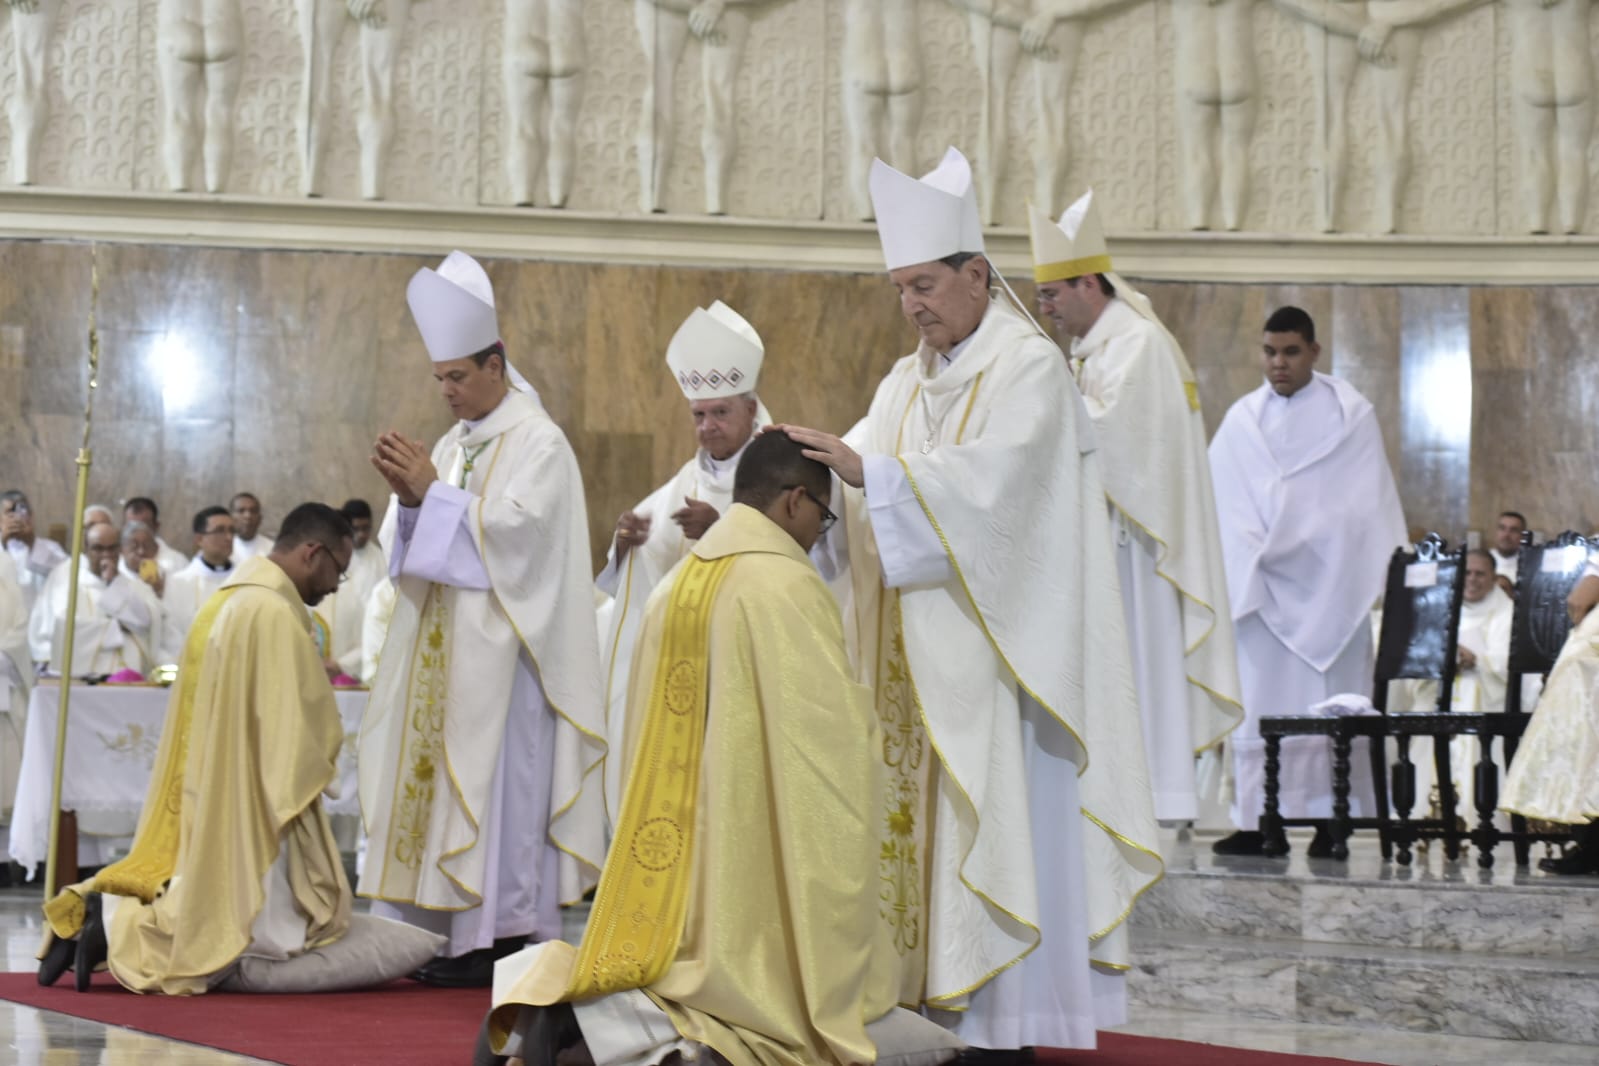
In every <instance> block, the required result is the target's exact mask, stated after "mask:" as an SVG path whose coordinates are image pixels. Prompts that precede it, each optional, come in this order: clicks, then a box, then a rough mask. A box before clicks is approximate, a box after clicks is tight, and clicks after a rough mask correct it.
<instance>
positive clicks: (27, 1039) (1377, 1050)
mask: <svg viewBox="0 0 1599 1066" xmlns="http://www.w3.org/2000/svg"><path fill="white" fill-rule="evenodd" d="M1205 842H1206V839H1205V838H1204V837H1203V836H1202V837H1201V838H1200V839H1199V840H1198V841H1196V842H1195V845H1196V846H1192V847H1186V848H1181V849H1177V848H1174V849H1173V850H1174V854H1173V855H1172V856H1171V858H1172V859H1173V860H1174V865H1180V864H1187V863H1193V864H1196V865H1205V866H1208V865H1209V861H1208V850H1207V849H1206V848H1205V847H1203V845H1204V844H1205ZM1436 859H1437V857H1434V861H1433V862H1431V863H1430V864H1428V863H1423V864H1422V865H1421V866H1418V867H1417V868H1416V869H1415V870H1414V872H1413V876H1416V877H1418V878H1419V877H1437V878H1439V879H1447V878H1452V877H1455V876H1460V877H1466V878H1470V879H1473V880H1474V879H1475V876H1476V870H1475V867H1472V868H1471V869H1469V870H1465V869H1464V868H1463V864H1462V869H1460V870H1451V869H1450V868H1449V864H1443V863H1441V862H1438V861H1436ZM1316 866H1317V867H1318V868H1317V869H1315V870H1312V869H1311V868H1310V867H1309V866H1307V865H1306V864H1305V860H1304V859H1303V858H1296V859H1295V860H1294V861H1293V865H1292V869H1293V871H1294V873H1295V874H1297V875H1299V876H1317V877H1324V876H1348V877H1353V878H1364V877H1373V878H1379V879H1380V878H1382V877H1383V876H1384V870H1383V868H1382V866H1381V864H1380V862H1377V863H1370V862H1367V860H1366V859H1364V858H1363V857H1362V856H1361V855H1359V854H1358V853H1357V856H1356V857H1355V860H1354V861H1353V862H1352V863H1351V864H1350V868H1349V869H1348V870H1347V871H1345V872H1343V873H1342V874H1340V873H1338V872H1337V871H1334V870H1331V869H1325V870H1324V869H1320V868H1319V867H1320V866H1321V864H1319V863H1318V864H1316ZM1216 869H1217V872H1218V873H1220V874H1222V875H1223V876H1225V874H1226V872H1227V871H1229V870H1231V871H1235V872H1237V873H1245V872H1246V871H1250V870H1251V864H1249V863H1248V862H1240V861H1239V860H1229V863H1228V865H1226V866H1222V867H1217V868H1216ZM1274 869H1281V867H1280V866H1278V867H1275V868H1274ZM1390 872H1391V871H1390ZM1493 876H1494V877H1495V878H1504V879H1505V880H1506V883H1510V882H1513V881H1515V879H1516V876H1517V875H1516V874H1515V873H1514V871H1513V870H1509V869H1506V870H1500V871H1497V872H1496V873H1495V874H1494V875H1493ZM1521 876H1522V877H1523V878H1527V877H1529V876H1530V878H1531V879H1533V880H1538V879H1540V877H1541V875H1537V874H1533V875H1525V874H1523V875H1521ZM1562 883H1568V884H1569V883H1570V882H1562ZM1593 884H1594V887H1595V890H1596V891H1599V881H1594V882H1593ZM38 903H39V897H38V893H37V891H36V890H34V889H30V888H9V889H0V951H3V952H4V956H5V963H6V968H7V969H8V970H32V969H33V968H34V967H35V965H36V963H35V961H34V952H35V951H36V950H37V948H38V944H39V940H40V935H41V926H40V914H39V907H38ZM1134 1011H1135V1013H1134V1016H1133V1017H1132V1019H1131V1021H1130V1023H1129V1024H1127V1025H1125V1026H1123V1027H1121V1028H1120V1029H1118V1030H1117V1031H1118V1032H1125V1033H1134V1034H1140V1035H1146V1036H1158V1037H1165V1038H1170V1039H1177V1040H1193V1041H1199V1042H1202V1043H1211V1044H1221V1045H1225V1046H1231V1047H1244V1048H1255V1049H1259V1050H1266V1051H1280V1052H1288V1053H1299V1054H1306V1055H1325V1056H1333V1057H1339V1058H1347V1059H1353V1060H1356V1061H1365V1062H1374V1063H1386V1064H1392V1066H1441V1064H1456V1063H1460V1064H1465V1063H1498V1064H1502V1066H1535V1064H1536V1066H1568V1064H1569V1066H1576V1064H1584V1066H1591V1064H1592V1063H1594V1062H1595V1061H1596V1057H1599V1055H1596V1052H1595V1050H1594V1049H1592V1048H1583V1047H1574V1046H1571V1045H1563V1044H1562V1045H1557V1044H1534V1043H1527V1042H1517V1041H1508V1040H1491V1039H1481V1038H1470V1037H1458V1036H1439V1035H1437V1034H1422V1033H1400V1032H1392V1031H1387V1030H1380V1031H1379V1030H1365V1029H1354V1028H1347V1027H1339V1026H1329V1025H1309V1024H1301V1023H1295V1022H1283V1021H1267V1020H1261V1019H1254V1018H1240V1017H1227V1016H1224V1015H1216V1014H1209V1013H1199V1012H1194V1011H1184V1010H1172V1009H1156V1008H1138V1007H1135V1008H1134ZM463 1056H464V1051H463ZM261 1061H263V1060H260V1059H253V1058H248V1057H245V1056H241V1055H230V1054H226V1053H224V1052H220V1051H214V1050H211V1049H209V1048H204V1047H198V1046H195V1045H192V1044H183V1043H179V1042H176V1041H172V1040H164V1039H161V1038H158V1037H151V1036H146V1035H143V1034H140V1033H134V1032H131V1031H129V1030H126V1029H120V1028H117V1027H114V1026H106V1025H102V1024H100V1023H97V1022H90V1021H84V1020H80V1019H77V1018H73V1017H70V1016H68V1015H64V1014H57V1013H55V1012H52V1011H41V1010H35V1009H33V1008H29V1007H22V1006H17V1005H14V1004H10V1003H4V1002H0V1066H3V1064H11V1063H15V1064H21V1066H126V1064H129V1063H147V1062H148V1063H162V1064H165V1066H242V1064H247V1063H258V1062H261Z"/></svg>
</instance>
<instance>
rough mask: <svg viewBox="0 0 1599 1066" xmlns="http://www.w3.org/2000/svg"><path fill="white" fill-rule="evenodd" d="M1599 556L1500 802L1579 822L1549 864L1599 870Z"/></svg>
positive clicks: (1553, 869) (1533, 814)
mask: <svg viewBox="0 0 1599 1066" xmlns="http://www.w3.org/2000/svg"><path fill="white" fill-rule="evenodd" d="M1596 602H1599V559H1590V560H1589V562H1588V567H1587V569H1586V570H1584V571H1583V573H1582V577H1581V578H1580V579H1579V580H1578V582H1577V584H1576V586H1575V587H1574V588H1573V589H1572V591H1571V596H1570V599H1569V600H1568V602H1567V606H1568V608H1569V609H1570V612H1571V617H1572V622H1573V628H1572V630H1571V635H1570V636H1568V637H1567V638H1566V643H1565V645H1564V646H1563V647H1562V648H1561V649H1560V657H1559V658H1558V659H1556V660H1555V665H1554V668H1553V669H1551V670H1550V671H1549V678H1548V680H1547V681H1546V682H1545V683H1544V688H1543V693H1542V694H1541V695H1540V696H1539V697H1538V706H1537V708H1536V709H1535V710H1534V711H1533V713H1532V720H1531V721H1530V722H1528V723H1527V731H1526V733H1525V734H1523V735H1522V738H1521V745H1520V746H1519V747H1518V748H1517V749H1516V756H1515V758H1514V759H1512V760H1511V762H1510V770H1509V772H1508V773H1507V774H1506V775H1505V789H1504V792H1503V793H1502V794H1501V795H1500V797H1499V809H1500V810H1502V811H1508V812H1509V813H1511V814H1520V815H1523V816H1525V817H1527V818H1535V819H1538V820H1540V821H1545V822H1556V823H1558V824H1561V825H1569V826H1574V827H1575V829H1574V830H1573V833H1572V836H1573V837H1574V838H1575V840H1576V842H1577V846H1576V847H1574V848H1568V849H1566V852H1565V854H1564V855H1562V856H1560V857H1559V858H1548V859H1543V860H1542V861H1541V862H1539V864H1538V865H1539V867H1540V868H1541V869H1544V870H1547V871H1549V872H1550V873H1557V874H1593V873H1599V822H1596V821H1594V819H1596V818H1599V611H1595V610H1594V609H1593V607H1594V604H1595V603H1596Z"/></svg>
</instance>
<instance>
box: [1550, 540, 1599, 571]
mask: <svg viewBox="0 0 1599 1066" xmlns="http://www.w3.org/2000/svg"><path fill="white" fill-rule="evenodd" d="M1587 561H1588V549H1586V548H1584V547H1583V546H1582V545H1581V544H1568V545H1566V546H1565V547H1564V548H1545V549H1544V553H1543V566H1542V567H1541V569H1542V570H1543V572H1544V573H1546V574H1550V573H1557V572H1560V571H1565V570H1575V569H1576V568H1577V567H1579V566H1581V565H1582V564H1583V563H1585V562H1587Z"/></svg>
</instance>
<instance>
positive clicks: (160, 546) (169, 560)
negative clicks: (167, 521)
mask: <svg viewBox="0 0 1599 1066" xmlns="http://www.w3.org/2000/svg"><path fill="white" fill-rule="evenodd" d="M155 561H156V564H157V565H159V566H160V567H161V571H162V573H166V574H175V573H177V572H178V571H179V570H182V569H183V568H184V567H185V566H188V565H189V557H188V556H187V555H184V554H183V553H182V552H180V551H178V550H177V549H176V548H174V547H172V546H171V545H169V544H167V542H166V541H164V540H162V539H161V538H160V537H157V538H155Z"/></svg>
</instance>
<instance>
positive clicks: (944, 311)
mask: <svg viewBox="0 0 1599 1066" xmlns="http://www.w3.org/2000/svg"><path fill="white" fill-rule="evenodd" d="M870 185H871V193H872V201H873V204H874V206H875V208H876V212H877V227H878V233H879V236H880V237H881V238H882V244H883V252H884V256H885V259H886V263H887V268H888V273H889V278H890V279H891V280H892V281H893V283H894V285H895V287H896V288H897V289H898V290H899V298H900V305H901V309H902V310H903V312H904V313H905V316H906V318H907V319H909V320H910V322H911V323H912V324H913V325H914V326H915V328H916V329H917V332H918V333H919V334H920V344H919V346H918V347H917V350H916V351H915V352H913V353H912V354H910V355H907V356H905V357H904V358H902V359H900V360H899V361H898V362H897V363H895V364H894V367H893V369H892V370H890V371H889V373H888V376H887V377H886V378H885V379H884V380H883V382H882V384H881V385H880V386H879V387H878V390H877V395H876V396H875V398H874V399H873V401H872V405H871V409H870V411H869V412H868V414H867V416H866V418H865V420H864V421H863V422H861V423H860V424H859V425H857V426H856V427H855V429H854V430H852V431H851V433H850V434H849V436H848V437H847V439H846V440H840V439H839V438H837V437H834V436H831V435H829V434H826V433H822V432H819V431H816V430H811V429H803V428H798V427H783V428H784V429H785V430H786V431H787V432H788V433H789V434H790V436H792V437H793V438H794V439H796V440H799V441H801V442H802V443H805V444H807V445H808V446H809V449H810V450H808V451H807V452H806V454H807V456H809V457H811V458H815V459H819V460H821V461H822V462H824V463H826V464H827V465H829V466H831V467H832V468H833V469H834V471H835V472H836V473H837V474H838V475H839V478H840V480H841V481H842V482H843V483H844V484H846V485H847V486H849V488H848V490H846V491H845V492H844V499H843V501H842V502H841V503H840V506H841V507H842V508H843V511H844V514H843V521H842V522H841V526H842V527H844V528H842V529H841V530H839V531H837V532H843V533H845V534H846V538H847V556H848V557H847V560H845V559H837V558H833V559H830V560H824V562H826V563H827V565H828V567H829V568H836V567H838V566H840V565H844V566H847V568H848V575H847V576H848V581H847V584H848V588H849V596H848V598H849V602H848V603H847V604H846V605H845V611H844V614H845V628H846V635H847V636H848V637H849V638H850V639H851V640H852V641H853V644H854V647H853V649H852V651H853V654H854V657H855V662H856V668H857V669H858V670H859V671H860V672H861V676H862V680H864V681H867V682H868V683H870V684H872V685H873V688H874V691H875V697H876V702H877V708H878V714H879V717H880V719H881V720H882V722H883V726H884V734H885V738H886V739H885V743H884V748H883V752H884V759H885V763H886V764H887V768H888V778H889V781H888V788H887V790H886V795H885V801H884V805H883V812H882V821H881V825H880V831H881V832H882V834H883V845H882V849H881V853H880V860H879V869H878V879H879V892H880V898H881V899H882V900H883V903H882V905H881V907H880V914H881V917H882V919H883V921H885V922H887V923H888V924H889V925H890V927H891V928H890V936H891V939H892V942H893V944H894V948H895V950H896V951H897V953H898V955H899V959H900V1002H901V1003H902V1004H905V1005H908V1006H921V1007H923V1008H924V1009H926V1010H927V1011H928V1013H929V1014H930V1015H931V1016H932V1017H933V1018H935V1020H939V1021H941V1022H943V1023H944V1024H945V1025H947V1026H949V1027H950V1028H951V1029H953V1030H954V1031H955V1032H956V1033H957V1034H958V1035H959V1036H960V1037H961V1038H962V1039H963V1040H965V1041H966V1042H967V1043H968V1044H969V1045H971V1046H973V1047H974V1048H978V1049H985V1050H984V1051H983V1052H980V1054H982V1055H984V1056H986V1058H987V1059H988V1060H989V1061H995V1062H1003V1061H1008V1060H1009V1059H1010V1057H1011V1054H1010V1052H1011V1050H1012V1049H1019V1048H1024V1047H1031V1046H1055V1047H1093V1046H1094V1044H1095V1040H1096V1037H1095V1030H1096V1029H1098V1028H1104V1027H1106V1026H1110V1025H1115V1024H1118V1023H1119V1022H1120V1021H1122V1020H1123V1019H1124V1018H1125V1016H1126V991H1125V981H1124V977H1123V975H1124V974H1125V971H1126V969H1127V966H1128V963H1129V957H1128V951H1127V940H1126V926H1125V921H1126V918H1127V915H1128V913H1129V912H1130V910H1131V908H1132V906H1133V902H1134V901H1135V900H1136V899H1137V898H1138V896H1139V895H1140V894H1141V893H1142V892H1143V891H1144V890H1145V889H1147V888H1148V887H1149V886H1150V885H1151V884H1153V883H1154V882H1155V880H1157V879H1158V878H1159V877H1160V875H1161V872H1162V864H1161V860H1160V858H1159V855H1158V850H1157V849H1158V842H1157V839H1156V833H1157V828H1156V824H1155V817H1154V810H1153V804H1152V799H1151V794H1150V784H1149V775H1148V770H1147V767H1146V762H1145V756H1144V745H1143V737H1142V735H1141V730H1140V728H1139V722H1138V706H1137V695H1136V692H1135V690H1134V686H1133V676H1132V666H1131V662H1130V653H1129V648H1128V643H1127V634H1126V630H1125V625H1124V622H1123V617H1122V607H1121V592H1120V588H1119V586H1118V581H1117V575H1116V561H1115V555H1114V551H1113V548H1112V544H1111V530H1110V522H1109V517H1108V515H1107V513H1106V509H1105V486H1104V484H1103V482H1102V481H1101V478H1100V467H1099V457H1098V455H1097V454H1096V451H1095V448H1096V444H1095V440H1096V438H1095V433H1094V428H1093V424H1092V422H1091V421H1090V419H1089V418H1088V415H1087V413H1086V412H1085V411H1084V409H1083V401H1082V397H1081V395H1080V394H1079V393H1078V391H1077V387H1076V385H1075V384H1074V383H1073V382H1072V379H1071V375H1070V374H1069V373H1068V371H1067V367H1066V361H1065V359H1064V358H1062V356H1061V352H1060V349H1059V348H1057V347H1056V346H1055V344H1054V343H1053V342H1051V341H1050V340H1049V339H1048V338H1047V337H1046V336H1045V335H1044V334H1043V332H1042V331H1041V330H1040V329H1039V328H1038V326H1037V325H1036V324H1035V323H1034V322H1032V320H1031V319H1030V318H1029V317H1027V316H1026V313H1025V312H1022V311H1019V309H1018V308H1013V307H1012V306H1010V305H1008V304H1007V303H1006V302H1005V295H1004V293H1002V292H999V290H997V289H994V288H993V286H994V285H996V284H1003V281H1002V279H1000V278H998V276H997V275H996V274H995V272H994V271H993V268H992V266H991V264H990V263H989V262H988V260H987V259H986V258H985V257H984V255H983V239H982V228H981V224H980V222H979V220H978V212H977V200H976V195H975V191H974V189H973V187H972V176H971V167H970V166H969V165H968V163H967V161H966V159H965V158H964V157H963V156H962V155H961V154H960V153H959V152H957V151H955V150H954V149H950V150H949V152H948V153H947V154H946V155H945V157H944V160H943V162H941V163H940V164H939V166H938V168H937V169H936V170H934V171H933V172H932V173H930V174H928V175H926V176H925V177H923V178H921V179H920V180H918V179H916V178H913V177H910V176H908V175H905V174H902V173H900V172H899V171H897V170H894V169H893V168H892V167H889V166H888V165H887V164H885V163H883V162H882V161H880V160H879V161H877V162H875V163H874V164H873V168H872V173H871V180H870ZM1013 299H1014V298H1013ZM1018 307H1019V305H1018ZM837 509H838V508H835V510H837ZM837 532H835V537H836V536H837ZM843 584H844V582H843V581H841V580H835V587H840V586H841V585H843ZM1072 812H1080V813H1079V814H1077V815H1075V816H1074V815H1073V814H1072Z"/></svg>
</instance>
